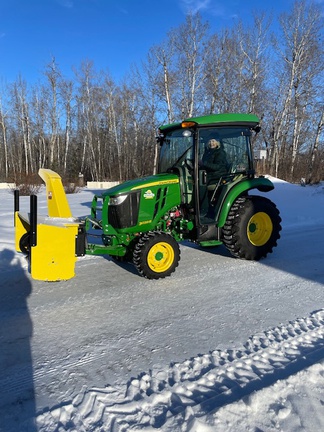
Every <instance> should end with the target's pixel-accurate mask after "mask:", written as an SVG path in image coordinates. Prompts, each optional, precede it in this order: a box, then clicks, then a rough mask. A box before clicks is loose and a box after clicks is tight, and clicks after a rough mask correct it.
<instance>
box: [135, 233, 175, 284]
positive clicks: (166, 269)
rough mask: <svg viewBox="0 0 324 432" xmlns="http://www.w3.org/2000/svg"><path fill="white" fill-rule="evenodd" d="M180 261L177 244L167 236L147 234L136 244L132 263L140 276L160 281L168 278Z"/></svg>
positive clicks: (163, 234)
mask: <svg viewBox="0 0 324 432" xmlns="http://www.w3.org/2000/svg"><path fill="white" fill-rule="evenodd" d="M179 260H180V248H179V245H178V242H177V241H176V240H175V239H174V238H173V237H172V236H171V235H169V234H166V233H163V232H156V231H154V232H149V233H146V234H144V235H143V236H142V237H141V238H140V240H139V241H138V242H137V244H136V246H135V248H134V253H133V263H134V265H135V267H136V269H137V271H138V272H139V274H140V275H141V276H144V277H146V278H147V279H160V278H165V277H166V276H170V274H171V273H173V272H174V271H175V269H176V267H177V266H178V264H179Z"/></svg>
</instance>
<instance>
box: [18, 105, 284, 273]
mask: <svg viewBox="0 0 324 432" xmlns="http://www.w3.org/2000/svg"><path fill="white" fill-rule="evenodd" d="M259 130H260V126H259V119H258V117H256V116H255V115H253V114H235V113H229V114H213V115H208V116H202V117H194V118H189V119H186V120H184V121H182V122H180V123H172V124H168V125H165V126H161V127H160V129H159V135H158V138H157V139H158V142H159V143H160V157H159V168H158V174H156V175H152V176H148V177H144V178H139V179H135V180H129V181H126V182H124V183H121V184H119V185H117V186H114V187H112V188H110V189H108V190H106V191H104V192H103V193H101V194H97V195H95V196H94V198H93V201H92V205H91V214H90V215H89V216H88V217H86V219H85V220H84V221H81V220H78V219H75V218H71V221H70V222H69V223H71V224H72V225H71V228H70V230H71V232H73V235H74V236H75V244H74V246H73V248H74V250H73V254H72V252H71V258H70V260H71V261H72V255H73V259H74V260H75V256H78V255H83V254H90V255H104V254H106V255H110V256H111V257H113V258H115V259H116V260H118V261H121V260H130V261H132V262H133V263H134V265H135V267H136V268H137V270H138V272H139V274H140V275H142V276H144V277H146V278H149V279H159V278H163V277H166V276H169V275H170V274H171V273H173V272H174V270H175V269H176V267H177V266H178V263H179V260H180V248H179V242H181V241H182V240H189V241H193V242H195V243H197V244H199V245H200V246H202V247H207V246H216V245H220V244H224V245H225V246H226V247H227V248H228V250H229V251H230V252H231V254H232V255H233V256H235V257H238V258H242V259H249V260H259V259H261V258H263V257H265V256H266V255H267V254H268V253H270V252H272V250H273V248H274V247H275V246H276V244H277V240H278V239H279V238H280V230H281V225H280V222H281V218H280V215H279V211H278V209H277V207H276V206H275V204H274V203H273V202H272V201H270V200H269V199H267V198H265V197H263V196H258V195H251V194H250V193H251V191H252V190H259V191H262V192H268V191H270V190H272V189H273V188H274V186H273V184H272V182H271V181H270V180H269V179H267V178H265V177H257V176H256V175H255V171H254V167H253V155H252V147H251V137H252V136H253V135H254V134H256V133H258V131H259ZM47 171H50V170H43V171H42V170H41V172H40V175H41V177H42V178H43V179H44V181H45V183H46V185H47V186H46V187H47V188H48V187H49V186H48V185H51V184H54V183H55V181H56V180H55V179H56V177H55V175H56V176H58V175H57V174H56V173H54V174H55V175H54V174H53V172H51V173H50V174H48V175H47ZM58 177H59V176H58ZM55 184H56V183H55ZM58 190H59V188H58ZM47 193H49V192H47ZM56 196H57V197H59V198H58V203H57V206H53V207H54V208H55V210H52V211H54V212H62V214H60V215H57V216H58V219H60V218H62V219H63V218H64V217H65V218H66V213H65V210H66V203H65V204H64V205H63V202H65V199H66V197H65V194H64V192H63V193H62V191H61V194H59V193H57V194H56ZM61 201H62V206H59V204H61ZM48 207H49V213H50V205H48ZM61 209H65V210H61ZM63 214H64V217H63V216H62V215H63ZM56 219H57V218H56ZM61 222H62V224H63V225H64V227H65V228H66V227H67V226H66V225H65V224H66V222H63V220H62V221H61ZM73 224H74V226H73ZM68 226H69V227H70V225H68ZM72 226H73V228H72ZM47 230H49V229H47ZM28 233H29V241H30V239H32V238H33V235H32V233H33V228H32V227H31V224H30V222H28V221H26V220H24V219H22V218H21V217H20V216H19V212H18V213H17V212H16V239H17V242H18V243H20V244H23V243H24V242H23V241H22V237H24V235H25V237H26V236H28ZM22 234H23V235H22ZM19 239H20V240H19ZM91 240H92V242H91ZM69 241H70V240H69ZM25 242H26V240H25ZM23 247H24V246H23ZM33 247H34V246H33V245H32V244H31V243H29V250H31V249H32V248H33ZM73 248H72V240H71V249H73ZM18 250H19V249H18ZM31 255H32V253H31ZM31 261H33V260H31ZM73 268H74V267H73Z"/></svg>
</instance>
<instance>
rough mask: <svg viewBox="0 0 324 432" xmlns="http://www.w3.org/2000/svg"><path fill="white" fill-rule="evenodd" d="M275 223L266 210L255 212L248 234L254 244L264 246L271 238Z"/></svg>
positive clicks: (250, 221) (249, 224) (248, 227)
mask: <svg viewBox="0 0 324 432" xmlns="http://www.w3.org/2000/svg"><path fill="white" fill-rule="evenodd" d="M272 230H273V225H272V221H271V218H270V216H269V215H268V214H267V213H264V212H258V213H255V214H254V215H253V216H252V217H251V219H250V220H249V223H248V226H247V236H248V239H249V241H250V242H251V243H252V244H253V245H254V246H263V245H264V244H266V243H267V241H268V240H269V239H270V237H271V234H272Z"/></svg>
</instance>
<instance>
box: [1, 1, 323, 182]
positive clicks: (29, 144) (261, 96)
mask: <svg viewBox="0 0 324 432" xmlns="http://www.w3.org/2000/svg"><path fill="white" fill-rule="evenodd" d="M321 12H322V11H321V8H320V6H319V5H318V4H315V3H309V2H308V1H306V0H301V1H296V2H295V3H294V5H293V7H292V9H291V11H290V12H289V13H284V14H282V15H280V16H279V17H276V18H275V19H273V20H272V19H271V17H269V16H267V15H266V13H261V14H255V15H254V17H253V23H251V24H249V25H246V23H243V22H237V24H236V25H235V26H232V27H230V28H225V29H224V30H222V31H220V32H219V33H215V34H212V33H211V32H210V28H209V24H208V22H207V21H204V20H203V19H202V17H201V15H200V14H195V15H188V16H187V17H186V19H185V21H184V22H183V24H181V25H180V26H179V27H177V28H174V29H173V30H172V31H170V32H169V33H168V34H167V35H166V39H165V41H164V42H163V43H161V44H160V45H157V46H152V48H151V49H150V50H149V52H148V54H147V57H146V58H145V59H144V60H143V61H142V62H141V64H138V65H135V66H133V67H132V68H131V70H130V71H129V73H128V75H127V77H126V78H125V79H124V80H123V82H121V83H116V82H114V80H113V79H112V78H111V76H110V74H109V73H108V72H106V71H97V70H96V68H95V65H94V64H93V63H91V62H89V61H84V62H83V63H82V64H81V65H80V67H79V68H78V69H76V70H75V71H74V77H73V79H67V78H66V77H64V76H63V74H62V73H61V71H60V69H59V66H58V64H57V62H56V61H55V58H53V59H52V60H51V62H50V63H49V64H48V65H47V66H46V67H45V70H44V73H43V76H42V77H41V78H40V82H39V84H38V85H37V86H36V85H34V86H30V85H28V83H27V82H26V81H25V80H24V79H23V77H19V78H18V79H17V80H16V81H15V82H14V83H12V84H10V85H8V86H6V87H5V88H3V89H2V91H1V96H0V180H2V181H4V180H6V181H17V182H19V181H20V179H22V178H25V177H26V176H30V175H33V174H34V173H37V171H38V169H39V168H40V167H47V168H51V169H54V170H55V171H57V172H59V173H60V174H61V175H62V176H63V177H65V178H67V179H70V180H74V179H76V178H77V177H78V175H79V173H82V174H83V175H84V178H85V180H125V179H130V178H134V177H139V176H144V175H147V174H151V173H153V172H154V171H155V169H156V162H157V155H158V147H157V145H156V141H155V136H156V133H157V129H158V126H159V125H161V124H162V123H169V122H173V121H179V120H182V119H184V118H187V117H191V116H195V115H202V114H209V113H219V112H248V113H254V114H256V115H258V116H259V117H260V119H261V122H262V123H261V124H262V132H261V133H260V134H259V136H258V138H257V141H256V142H255V143H254V146H255V148H265V149H266V150H267V158H266V160H264V161H262V163H261V162H259V164H258V168H259V169H260V170H261V171H263V172H266V173H269V174H271V175H274V176H277V177H280V178H283V179H286V180H289V181H299V180H300V178H301V177H303V178H305V179H306V182H317V181H319V180H322V179H324V163H323V162H324V148H323V129H324V100H323V88H324V86H323V84H324V75H323V70H324V56H323V15H322V13H321ZM274 25H275V26H276V29H277V30H276V32H275V33H273V31H272V29H273V26H274ZM111 61H113V59H112V60H111Z"/></svg>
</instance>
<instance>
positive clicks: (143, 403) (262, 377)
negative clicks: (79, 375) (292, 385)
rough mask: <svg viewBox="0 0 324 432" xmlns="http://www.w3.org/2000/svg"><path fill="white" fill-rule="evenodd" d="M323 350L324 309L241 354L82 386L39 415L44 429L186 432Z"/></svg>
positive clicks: (256, 340)
mask: <svg viewBox="0 0 324 432" xmlns="http://www.w3.org/2000/svg"><path fill="white" fill-rule="evenodd" d="M323 351H324V309H323V310H320V311H317V312H314V313H312V314H311V315H310V316H309V317H306V318H302V319H297V320H295V321H291V322H289V323H288V324H287V325H282V326H278V327H275V328H273V329H271V330H268V331H265V332H263V333H258V334H256V335H254V336H252V337H251V338H250V339H249V340H248V341H247V342H246V343H245V344H244V346H243V347H242V348H241V349H238V350H232V349H229V350H215V351H212V352H210V353H209V354H205V355H200V356H197V357H195V358H192V359H189V360H186V361H184V362H181V363H174V364H171V365H170V366H169V367H167V368H159V367H155V368H154V370H153V371H150V372H148V373H143V374H141V375H140V376H139V377H138V378H136V379H132V380H130V382H129V383H128V384H127V385H126V386H120V387H112V386H108V387H106V388H102V389H98V388H91V389H88V388H83V389H82V391H81V392H80V393H79V394H78V395H77V396H76V397H75V398H74V399H73V401H71V402H69V403H67V404H66V405H64V406H59V407H57V408H55V409H52V410H49V411H46V412H43V413H42V414H39V415H38V417H37V425H38V430H39V431H46V432H50V431H54V430H58V429H57V428H58V425H59V426H61V427H62V430H69V431H78V432H91V431H92V432H95V431H101V430H103V428H104V430H105V431H114V432H115V431H125V430H129V429H134V430H136V429H144V428H148V429H152V428H158V427H162V426H163V430H170V431H171V430H172V431H177V430H179V431H180V430H184V429H183V427H184V425H186V424H187V425H188V424H189V423H190V422H191V421H192V420H193V419H194V418H195V417H200V416H203V415H205V414H207V413H208V412H210V411H212V410H214V409H216V408H218V407H221V406H223V405H226V404H227V403H232V402H234V401H236V400H238V399H241V398H242V397H243V396H245V395H248V394H250V393H251V392H252V391H255V390H259V389H262V388H264V387H266V386H268V385H271V384H273V383H274V382H275V381H277V380H278V379H283V378H287V377H288V376H289V375H291V374H294V373H296V372H297V371H298V370H301V369H303V368H305V367H307V366H309V365H310V364H312V363H314V362H316V361H318V360H320V359H321V358H322V357H323ZM63 428H64V429H63ZM186 430H187V429H186Z"/></svg>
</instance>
